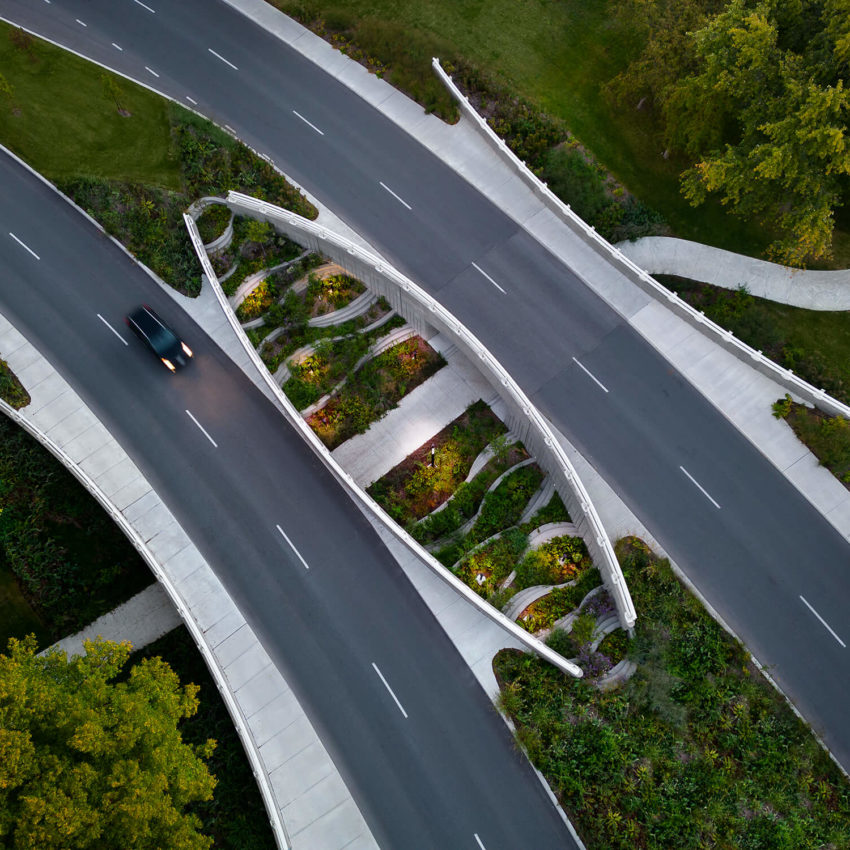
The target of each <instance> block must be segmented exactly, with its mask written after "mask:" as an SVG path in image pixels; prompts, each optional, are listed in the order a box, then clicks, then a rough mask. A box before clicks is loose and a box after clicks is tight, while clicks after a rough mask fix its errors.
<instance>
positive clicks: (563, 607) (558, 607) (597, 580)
mask: <svg viewBox="0 0 850 850" xmlns="http://www.w3.org/2000/svg"><path fill="white" fill-rule="evenodd" d="M601 582H602V578H601V576H600V574H599V570H597V569H596V567H590V568H589V569H585V570H584V571H583V572H581V573H580V574H579V575H578V577H577V578H576V579H575V584H573V585H571V586H569V587H556V588H555V589H554V590H552V591H551V592H549V593H547V594H546V595H545V596H543V597H541V598H540V599H538V600H537V601H536V602H533V603H532V604H531V605H529V606H528V607H527V608H526V609H525V610H524V611H520V616H519V619H518V622H519V624H520V625H521V626H522V627H523V628H524V629H525V630H526V631H529V632H539V631H541V630H542V629H549V628H551V627H552V625H553V624H554V623H555V621H556V620H560V619H561V617H566V616H567V614H569V613H571V612H572V611H575V610H576V608H578V606H579V605H580V604H581V601H582V600H583V599H584V597H585V596H587V594H588V593H590V591H591V590H593V589H594V588H595V587H599V585H600V584H601Z"/></svg>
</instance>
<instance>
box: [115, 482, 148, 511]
mask: <svg viewBox="0 0 850 850" xmlns="http://www.w3.org/2000/svg"><path fill="white" fill-rule="evenodd" d="M150 492H151V485H150V484H148V482H147V480H146V479H145V478H144V477H143V476H141V475H139V476H137V477H136V478H134V479H133V480H132V481H128V482H127V483H126V484H123V485H122V486H121V488H120V489H119V490H117V491H116V492H115V493H112V494H111V495H110V496H109V500H110V501H111V502H112V504H113V505H115V507H116V508H117V509H118V510H119V511H121V512H122V513H123V511H124V509H125V508H127V507H128V506H129V505H132V504H133V503H135V502H138V501H139V499H141V498H142V497H144V496H145V495H147V494H148V493H150Z"/></svg>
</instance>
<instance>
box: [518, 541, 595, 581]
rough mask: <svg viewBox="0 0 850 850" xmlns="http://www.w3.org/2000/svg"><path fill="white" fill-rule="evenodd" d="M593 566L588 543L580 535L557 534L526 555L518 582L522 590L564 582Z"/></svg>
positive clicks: (521, 565) (519, 570)
mask: <svg viewBox="0 0 850 850" xmlns="http://www.w3.org/2000/svg"><path fill="white" fill-rule="evenodd" d="M589 566H590V556H589V555H588V553H587V547H586V546H585V544H584V541H583V540H582V539H581V538H580V537H570V536H563V537H555V538H553V539H552V540H549V541H547V542H546V543H544V544H543V545H542V546H540V547H538V548H537V549H534V550H532V551H531V552H529V553H528V555H526V557H525V558H523V560H522V563H521V564H519V566H517V571H516V581H515V584H516V586H517V588H519V589H520V590H521V589H523V588H525V587H533V586H534V585H538V584H563V583H564V582H567V581H570V580H572V579H574V578H575V577H576V576H577V575H578V574H579V573H581V572H582V571H583V570H584V569H587V568H588V567H589Z"/></svg>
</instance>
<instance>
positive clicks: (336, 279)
mask: <svg viewBox="0 0 850 850" xmlns="http://www.w3.org/2000/svg"><path fill="white" fill-rule="evenodd" d="M365 291H366V287H365V286H364V285H363V284H362V283H361V282H360V281H359V280H357V279H356V278H353V277H350V276H349V275H345V274H333V275H329V276H328V277H319V276H317V275H316V274H311V275H310V282H309V284H308V285H307V291H306V293H305V297H304V300H305V302H306V303H307V304H308V305H309V306H308V312H309V315H310V318H313V317H315V316H324V315H325V314H326V313H331V312H333V311H334V310H341V309H342V308H343V307H345V306H347V305H348V304H350V303H351V302H352V301H353V300H354V299H355V298H357V296H358V295H362V294H363V293H364V292H365Z"/></svg>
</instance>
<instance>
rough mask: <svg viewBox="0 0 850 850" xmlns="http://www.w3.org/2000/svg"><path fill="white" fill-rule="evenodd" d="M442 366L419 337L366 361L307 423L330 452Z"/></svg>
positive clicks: (378, 417) (440, 357)
mask: <svg viewBox="0 0 850 850" xmlns="http://www.w3.org/2000/svg"><path fill="white" fill-rule="evenodd" d="M445 365H446V361H445V360H444V359H443V357H442V355H440V354H439V353H438V352H436V351H434V349H433V348H431V346H430V345H428V343H427V342H425V340H423V339H421V338H420V337H414V338H412V339H409V340H407V341H405V342H401V343H399V344H398V345H394V346H393V347H392V348H390V349H388V350H387V351H384V352H382V353H381V354H379V355H378V356H377V357H373V358H371V359H370V360H368V361H366V363H364V364H363V366H361V367H360V368H359V369H358V370H357V371H356V372H355V373H354V374H353V375H351V376H350V377H349V379H348V381H347V382H346V383H345V385H344V386H343V387H342V388H341V389H340V391H339V393H338V394H337V395H336V396H334V397H333V398H332V399H331V400H330V401H329V402H328V403H327V404H326V405H325V406H324V407H322V408H321V409H320V410H317V411H316V412H315V413H314V414H313V415H312V416H310V418H309V419H308V420H307V422H308V423H309V424H310V427H311V428H312V429H313V430H314V431H315V432H316V434H317V435H318V436H319V438H320V439H321V440H322V442H323V443H324V444H325V445H326V446H327V447H328V448H329V449H331V450H333V449H335V448H336V447H337V446H339V445H341V444H342V443H344V442H345V441H346V440H348V439H350V438H351V437H353V436H354V435H355V434H362V433H363V432H364V431H366V430H367V429H368V427H369V426H370V425H371V424H372V423H373V422H375V421H376V420H378V419H380V418H381V417H382V416H384V415H385V414H386V413H387V412H388V411H390V410H392V409H393V408H394V407H395V406H396V405H397V404H398V402H399V401H400V400H401V398H402V397H403V396H405V395H406V394H407V393H409V392H410V391H411V390H414V389H415V388H416V387H418V386H419V385H420V384H422V383H424V382H425V381H427V380H428V378H430V377H431V376H432V375H433V374H434V373H435V372H437V371H438V370H439V369H441V368H442V367H443V366H445Z"/></svg>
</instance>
